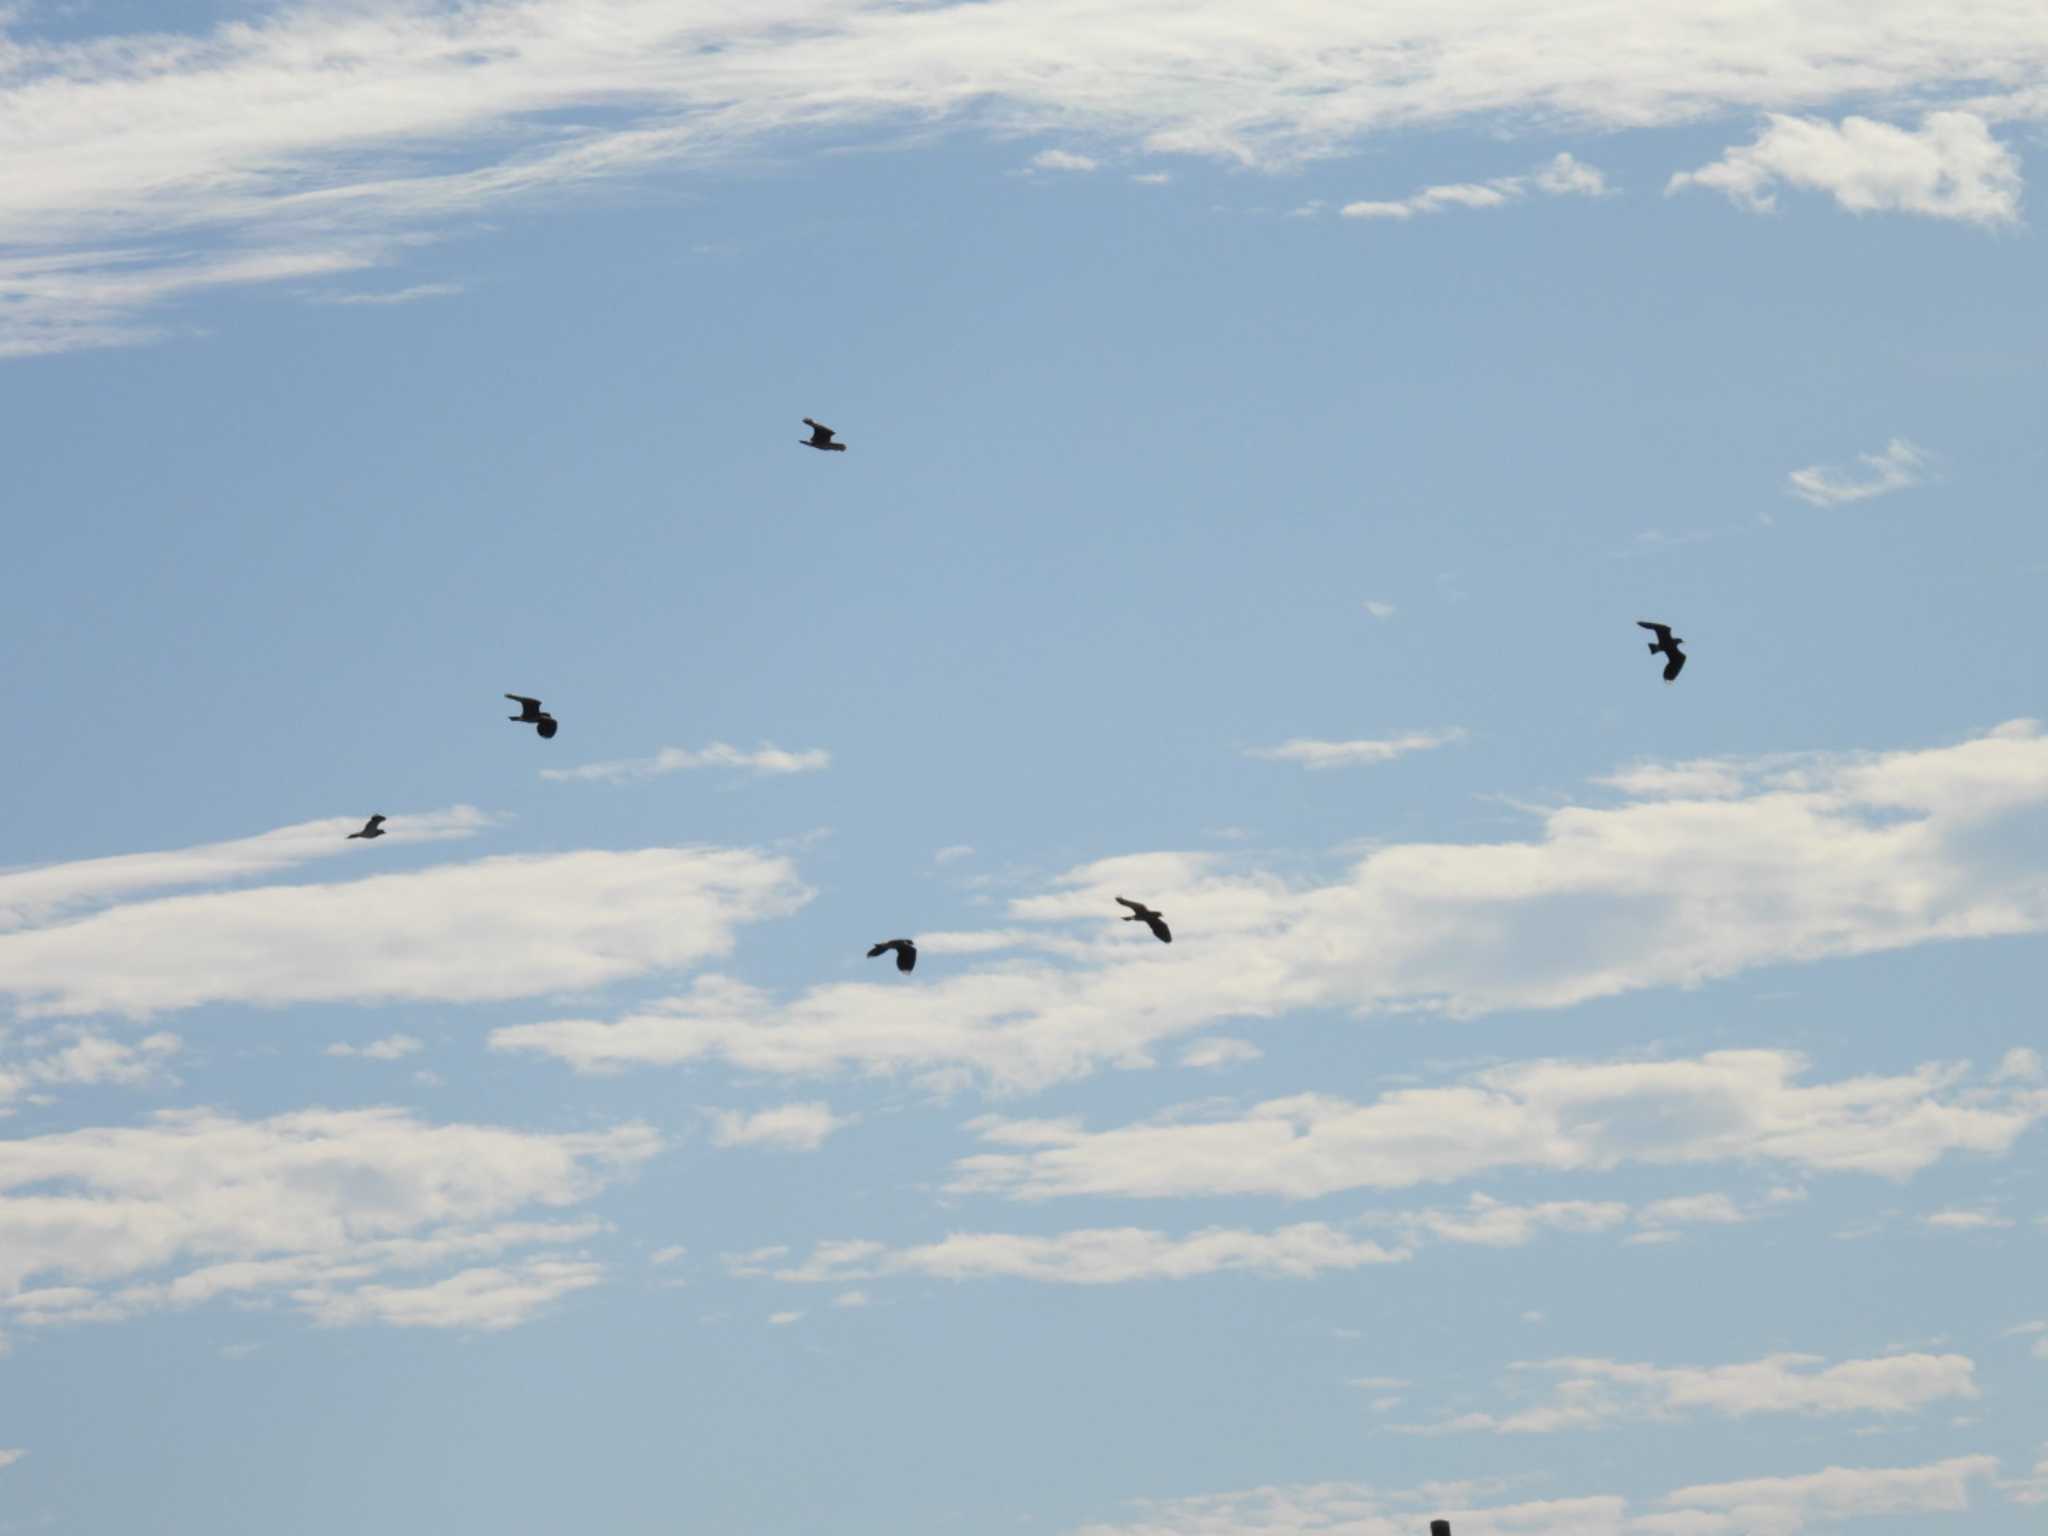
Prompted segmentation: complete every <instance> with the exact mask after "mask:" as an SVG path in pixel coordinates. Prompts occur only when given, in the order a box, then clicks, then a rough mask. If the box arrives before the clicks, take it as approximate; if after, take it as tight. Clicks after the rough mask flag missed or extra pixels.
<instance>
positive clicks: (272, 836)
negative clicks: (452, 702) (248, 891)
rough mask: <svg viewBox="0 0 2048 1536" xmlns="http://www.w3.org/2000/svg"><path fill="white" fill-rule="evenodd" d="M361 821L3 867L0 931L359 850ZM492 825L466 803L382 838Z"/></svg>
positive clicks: (419, 837) (463, 833) (421, 815)
mask: <svg viewBox="0 0 2048 1536" xmlns="http://www.w3.org/2000/svg"><path fill="white" fill-rule="evenodd" d="M362 824H363V818H362V817H360V816H354V817H349V816H332V817H329V818H328V819H326V820H325V821H302V822H299V823H298V824H296V825H294V826H289V827H279V828H277V829H276V830H275V831H272V832H263V833H259V834H258V835H256V836H255V837H243V838H236V839H233V840H231V841H229V842H224V843H202V844H200V845H198V846H197V847H193V848H173V849H169V850H166V851H165V852H162V853H123V854H117V855H115V856H113V857H111V858H104V859H79V860H75V861H73V862H71V863H69V864H45V865H41V866H39V867H37V868H32V869H13V870H7V871H5V872H0V934H4V933H8V932H11V931H13V930H15V929H19V928H28V927H33V926H36V925H38V924H42V923H47V922H51V921H54V920H56V919H58V918H62V917H65V916H69V915H75V914H76V913H77V912H78V911H80V910H81V909H85V908H90V907H99V906H105V905H106V904H108V903H109V902H114V901H119V900H121V899H122V898H124V897H129V896H135V895H138V894H140V893H142V892H144V891H161V890H169V889H172V888H175V887H178V886H193V885H226V884H228V883H230V882H232V881H236V880H246V879H250V878H253V877H255V876H259V875H276V874H282V873H284V872H285V871H286V870H290V869H295V868H297V867H298V866H299V865H301V864H305V863H308V862H310V861H312V860H314V859H332V858H339V857H342V856H343V855H351V856H354V855H359V853H360V850H361V847H362V845H361V844H360V843H352V842H350V841H348V834H349V833H351V832H354V831H356V830H357V829H359V828H360V827H361V826H362ZM489 825H490V818H489V817H488V816H486V815H484V813H483V812H481V811H479V810H476V809H474V808H472V807H470V806H466V805H458V806H455V807H453V808H451V809H449V810H445V811H423V812H418V813H415V814H413V815H409V816H404V815H401V816H394V817H393V818H392V819H391V821H390V822H389V823H388V824H387V825H386V827H385V829H384V838H383V842H384V843H386V844H388V845H391V846H402V845H404V844H406V843H431V842H444V841H446V840H448V839H450V838H463V837H472V836H474V835H475V834H476V833H477V832H478V831H480V830H482V829H483V828H485V827H487V826H489Z"/></svg>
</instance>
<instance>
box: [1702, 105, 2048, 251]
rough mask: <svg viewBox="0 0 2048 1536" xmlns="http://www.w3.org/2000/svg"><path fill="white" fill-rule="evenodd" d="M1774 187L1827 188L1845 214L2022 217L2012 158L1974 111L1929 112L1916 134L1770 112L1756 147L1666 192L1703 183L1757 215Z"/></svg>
mask: <svg viewBox="0 0 2048 1536" xmlns="http://www.w3.org/2000/svg"><path fill="white" fill-rule="evenodd" d="M1780 185H1784V186H1789V187H1800V188H1805V189H1808V190H1811V191H1818V192H1826V193H1828V194H1829V195H1830V196H1832V197H1833V198H1834V200H1835V201H1836V202H1837V203H1838V204H1840V205H1841V206H1842V207H1843V208H1846V209H1848V210H1849V211H1850V212H1851V213H1917V214H1920V215H1923V216H1924V217H1927V218H1934V219H1959V220H1962V221H1964V222H1966V223H1972V224H2010V223H2012V222H2014V221H2015V220H2016V219H2018V218H2019V208H2020V163H2019V158H2018V156H2016V155H2014V154H2013V152H2012V151H2011V150H2010V149H2008V148H2006V146H2005V145H2003V144H2001V143H2000V142H1999V141H1998V140H1997V139H1995V138H1993V137H1992V134H1991V129H1990V126H1989V125H1988V124H1987V123H1986V122H1985V121H1984V119H1983V118H1981V117H1979V116H1977V115H1976V114H1975V113H1973V112H1930V113H1928V114H1927V116H1926V117H1925V118H1923V119H1922V120H1921V124H1920V127H1919V129H1918V131H1914V130H1911V129H1906V128H1900V127H1898V126H1896V125H1894V124H1891V123H1880V122H1875V121H1873V120H1871V119H1870V118H1867V117H1845V118H1843V119H1842V121H1841V122H1840V123H1830V122H1825V121H1822V120H1820V119H1818V118H1807V117H1786V116H1782V115H1780V114H1777V113H1773V114H1771V116H1770V118H1769V119H1768V121H1767V123H1766V125H1765V127H1764V129H1763V131H1762V132H1761V133H1759V134H1758V135H1757V138H1756V142H1755V143H1753V144H1747V145H1743V146H1740V147H1738V148H1735V149H1731V150H1729V151H1728V153H1727V154H1725V155H1724V156H1722V157H1721V159H1719V160H1717V161H1715V162H1714V163H1713V164H1712V165H1707V166H1702V167H1701V168H1700V169H1699V170H1696V171H1681V172H1680V173H1679V174H1677V175H1675V176H1673V177H1672V178H1671V180H1670V182H1669V183H1668V184H1667V185H1666V187H1665V191H1666V192H1667V193H1672V192H1682V191H1684V190H1685V189H1686V188H1687V187H1705V188H1707V189H1709V190H1710V191H1715V192H1724V193H1726V194H1727V195H1728V197H1729V198H1730V199H1732V200H1733V201H1734V202H1735V203H1737V204H1738V205H1740V206H1742V207H1744V208H1748V209H1750V210H1751V211H1752V212H1758V213H1762V212H1768V211H1769V210H1770V209H1772V208H1775V207H1776V206H1777V195H1776V188H1777V187H1778V186H1780Z"/></svg>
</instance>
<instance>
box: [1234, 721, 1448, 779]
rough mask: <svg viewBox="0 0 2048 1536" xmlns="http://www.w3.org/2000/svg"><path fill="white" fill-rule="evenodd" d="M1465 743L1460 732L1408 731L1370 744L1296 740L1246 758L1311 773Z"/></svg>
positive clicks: (1259, 749) (1261, 749)
mask: <svg viewBox="0 0 2048 1536" xmlns="http://www.w3.org/2000/svg"><path fill="white" fill-rule="evenodd" d="M1464 739H1465V732H1464V731H1463V730H1462V729H1460V730H1449V731H1411V732H1410V733H1408V734H1407V735H1405V736H1389V737H1385V738H1382V739H1380V740H1371V741H1316V740H1313V739H1310V738H1306V737H1300V736H1297V737H1295V738H1294V739H1293V740H1291V741H1283V742H1282V743H1281V744H1280V745H1279V746H1277V747H1254V748H1252V749H1251V750H1250V751H1248V752H1246V753H1245V756H1247V757H1258V758H1264V759H1265V760H1266V761H1268V762H1274V763H1299V764H1301V766H1302V767H1304V768H1312V769H1325V768H1358V767H1363V766H1366V765H1369V764H1373V763H1391V762H1392V761H1393V760H1394V759H1395V758H1397V757H1406V756H1408V755H1409V754H1410V753H1411V752H1429V751H1433V750H1434V749H1436V748H1437V747H1446V746H1449V745H1450V744H1451V743H1453V742H1457V741H1463V740H1464Z"/></svg>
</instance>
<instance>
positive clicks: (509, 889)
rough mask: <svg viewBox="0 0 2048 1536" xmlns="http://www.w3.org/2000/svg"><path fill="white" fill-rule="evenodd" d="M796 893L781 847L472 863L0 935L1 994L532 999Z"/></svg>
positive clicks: (778, 905)
mask: <svg viewBox="0 0 2048 1536" xmlns="http://www.w3.org/2000/svg"><path fill="white" fill-rule="evenodd" d="M351 846H360V845H359V844H356V845H351ZM65 867H66V866H59V870H60V871H61V870H62V869H63V868H65ZM808 899H809V892H807V891H806V890H804V888H803V887H802V886H801V885H800V884H799V883H798V882H797V880H796V875H795V869H794V866H793V865H792V864H791V863H790V862H789V861H788V860H787V859H784V858H780V857H776V856H771V855H768V854H763V853H758V852H754V851H752V850H747V849H717V848H647V849H640V850H636V851H631V852H618V853H614V852H599V851H587V852H577V853H566V854H556V855H547V856H534V857H509V858H493V859H483V860H479V861H476V862H474V863H467V864H455V865H443V866H440V867H437V868H432V869H427V870H422V871H418V872H413V873H405V874H391V875H376V876H371V877H369V878H367V879H360V880H354V881H349V882H346V883H342V884H331V885H273V886H261V887H255V888H251V889H246V890H235V891H217V892H208V893H205V894H198V895H186V896H176V897H164V898H158V899H154V900H146V901H137V902H132V903H129V904H126V905H121V906H115V907H111V908H108V909H106V910H104V911H100V912H96V913H93V914H92V915H90V916H87V917H84V918H80V919H78V920H76V921H73V922H70V923H66V924H63V925H61V926H54V927H42V928H31V929H27V930H20V931H16V932H12V933H4V934H0V994H9V995H11V996H12V997H13V998H14V1000H15V1004H16V1007H17V1008H18V1009H19V1010H20V1011H21V1012H23V1013H25V1014H60V1015H61V1014H85V1013H118V1014H126V1015H129V1016H131V1017H137V1018H140V1017H147V1016H148V1015H150V1014H153V1013H160V1012H167V1011H170V1010H173V1009H179V1008H189V1007H193V1006H196V1005H198V1004H200V1003H206V1002H241V1003H251V1004H259V1005H265V1004H267V1005H280V1004H286V1003H294V1002H313V1001H336V1000H352V1001H369V1000H374V999H390V998H403V999H415V1000H418V999H445V1000H449V1001H476V1000H483V999H502V998H514V997H531V996H537V995H542V994H546V993H554V992H565V991H570V990H574V989H580V988H586V987H594V986H598V985H601V984H603V983H606V982H612V981H618V980H621V979H624V978H627V977H631V976H637V975H644V974H646V973H648V972H650V971H661V970H673V969H680V968H682V967H684V966H687V965H690V964H692V963H694V962H696V961H699V960H702V959H705V958H707V957H709V956H712V955H719V954H724V953H726V952H728V951H729V950H730V949H731V947H732V942H733V933H734V930H735V929H736V928H737V927H738V926H739V925H741V924H743V923H747V922H753V921H758V920H760V919H762V918H766V917H773V916H782V915H786V914H787V913H789V912H791V911H794V910H795V909H796V908H797V907H799V906H801V905H802V904H803V902H804V901H806V900H808ZM451 940H456V941H455V942H451Z"/></svg>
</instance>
